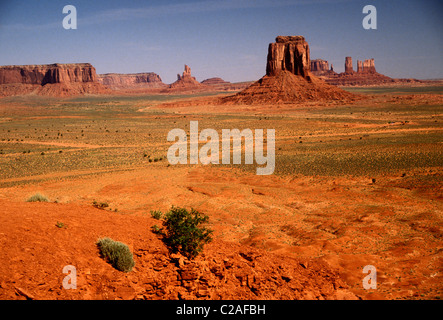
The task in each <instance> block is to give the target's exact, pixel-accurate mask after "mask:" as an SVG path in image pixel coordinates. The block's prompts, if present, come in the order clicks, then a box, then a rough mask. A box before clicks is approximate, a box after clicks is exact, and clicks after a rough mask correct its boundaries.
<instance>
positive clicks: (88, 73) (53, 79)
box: [0, 63, 97, 86]
mask: <svg viewBox="0 0 443 320" xmlns="http://www.w3.org/2000/svg"><path fill="white" fill-rule="evenodd" d="M95 81H97V76H96V73H95V68H94V67H93V66H92V65H91V64H89V63H72V64H60V63H55V64H47V65H25V66H2V67H0V84H17V83H21V84H38V85H42V86H43V85H45V84H47V83H67V82H95Z"/></svg>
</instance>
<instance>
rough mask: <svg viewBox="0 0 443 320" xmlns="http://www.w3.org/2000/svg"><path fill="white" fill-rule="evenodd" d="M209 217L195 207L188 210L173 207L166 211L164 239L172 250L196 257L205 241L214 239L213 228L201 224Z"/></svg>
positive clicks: (189, 256)
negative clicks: (212, 236)
mask: <svg viewBox="0 0 443 320" xmlns="http://www.w3.org/2000/svg"><path fill="white" fill-rule="evenodd" d="M208 219H209V217H208V216H207V215H205V214H202V213H200V212H198V211H196V210H194V209H191V212H188V211H187V210H186V209H184V208H177V207H172V208H171V209H170V210H169V212H167V213H166V215H165V218H164V221H163V226H164V227H165V232H164V233H163V236H164V239H163V241H164V242H165V243H166V245H167V246H168V247H169V248H170V249H171V251H172V252H177V251H178V252H180V253H181V254H183V255H184V256H186V257H188V258H189V259H193V258H195V257H196V256H197V255H198V254H199V253H200V252H201V251H202V250H203V246H204V244H205V243H208V242H210V241H211V240H212V238H211V233H212V232H213V231H212V230H210V229H208V228H206V227H204V226H201V225H202V224H204V223H206V222H207V221H208Z"/></svg>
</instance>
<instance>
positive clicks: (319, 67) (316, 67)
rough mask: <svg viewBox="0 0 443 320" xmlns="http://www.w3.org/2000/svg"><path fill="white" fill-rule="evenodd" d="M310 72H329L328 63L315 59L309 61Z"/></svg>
mask: <svg viewBox="0 0 443 320" xmlns="http://www.w3.org/2000/svg"><path fill="white" fill-rule="evenodd" d="M311 71H312V72H314V71H319V72H324V71H329V63H328V61H326V60H323V59H315V60H311Z"/></svg>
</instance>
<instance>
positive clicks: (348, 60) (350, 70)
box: [345, 57, 354, 73]
mask: <svg viewBox="0 0 443 320" xmlns="http://www.w3.org/2000/svg"><path fill="white" fill-rule="evenodd" d="M345 73H354V69H353V67H352V57H346V59H345Z"/></svg>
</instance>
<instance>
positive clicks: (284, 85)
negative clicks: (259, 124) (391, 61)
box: [221, 36, 356, 104]
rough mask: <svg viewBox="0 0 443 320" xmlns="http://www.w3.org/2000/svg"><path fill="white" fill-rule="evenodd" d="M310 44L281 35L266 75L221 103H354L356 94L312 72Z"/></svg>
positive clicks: (271, 47) (272, 47) (271, 46)
mask: <svg viewBox="0 0 443 320" xmlns="http://www.w3.org/2000/svg"><path fill="white" fill-rule="evenodd" d="M310 67H311V61H310V54H309V45H308V43H307V42H306V40H305V38H304V37H303V36H278V37H277V38H276V42H275V43H271V44H269V49H268V57H267V63H266V75H265V76H264V77H262V78H261V79H260V80H258V81H257V82H255V83H253V84H252V85H251V86H249V87H248V88H246V89H245V90H243V91H241V92H239V93H237V94H236V95H234V96H229V97H224V98H221V102H222V103H228V104H232V103H243V104H256V103H257V104H263V103H272V104H274V103H276V104H277V103H298V102H304V101H321V100H324V101H326V100H340V101H344V100H353V99H355V98H356V96H355V95H353V94H351V93H349V92H347V91H344V90H342V89H340V88H337V87H334V86H331V85H328V84H326V83H325V82H324V81H322V80H320V79H318V78H317V77H315V76H313V75H312V74H311V72H310Z"/></svg>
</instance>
